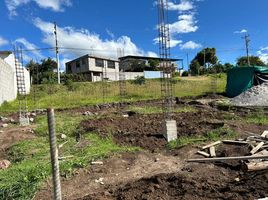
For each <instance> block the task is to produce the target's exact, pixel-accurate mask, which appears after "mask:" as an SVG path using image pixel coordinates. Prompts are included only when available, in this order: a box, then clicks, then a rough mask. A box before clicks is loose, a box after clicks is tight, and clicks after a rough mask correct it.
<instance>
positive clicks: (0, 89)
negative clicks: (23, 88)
mask: <svg viewBox="0 0 268 200" xmlns="http://www.w3.org/2000/svg"><path fill="white" fill-rule="evenodd" d="M16 97H17V84H16V76H15V72H14V70H13V69H12V67H11V66H10V65H8V64H7V63H6V62H5V61H4V60H3V59H1V58H0V105H1V104H2V103H3V102H4V101H12V100H14V99H16Z"/></svg>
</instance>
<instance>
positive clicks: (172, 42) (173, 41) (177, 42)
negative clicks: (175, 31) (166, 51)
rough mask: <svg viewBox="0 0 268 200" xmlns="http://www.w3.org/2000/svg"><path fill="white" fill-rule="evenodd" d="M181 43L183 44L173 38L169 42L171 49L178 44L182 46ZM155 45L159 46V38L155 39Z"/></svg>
mask: <svg viewBox="0 0 268 200" xmlns="http://www.w3.org/2000/svg"><path fill="white" fill-rule="evenodd" d="M181 43H182V40H176V39H173V38H171V39H170V42H169V44H170V48H173V47H176V46H177V45H178V44H181ZM154 44H159V38H155V39H154Z"/></svg>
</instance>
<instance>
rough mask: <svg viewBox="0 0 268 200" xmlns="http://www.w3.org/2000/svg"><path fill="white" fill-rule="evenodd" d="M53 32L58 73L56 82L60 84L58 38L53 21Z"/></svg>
mask: <svg viewBox="0 0 268 200" xmlns="http://www.w3.org/2000/svg"><path fill="white" fill-rule="evenodd" d="M54 34H55V43H56V48H55V50H56V59H57V74H58V84H60V56H59V47H58V38H57V24H56V22H54Z"/></svg>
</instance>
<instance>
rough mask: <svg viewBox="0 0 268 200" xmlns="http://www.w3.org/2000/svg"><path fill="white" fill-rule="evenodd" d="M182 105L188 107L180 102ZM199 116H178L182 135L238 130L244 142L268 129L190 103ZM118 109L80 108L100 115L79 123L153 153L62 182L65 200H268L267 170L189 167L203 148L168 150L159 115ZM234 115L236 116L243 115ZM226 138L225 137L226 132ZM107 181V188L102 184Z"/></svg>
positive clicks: (220, 149)
mask: <svg viewBox="0 0 268 200" xmlns="http://www.w3.org/2000/svg"><path fill="white" fill-rule="evenodd" d="M179 103H180V105H177V106H182V104H184V102H181V101H180V102H179ZM136 104H137V105H139V106H145V105H152V106H158V105H159V107H160V103H159V102H158V101H157V102H154V101H149V102H146V103H142V102H139V103H136ZM191 105H192V106H193V107H195V109H196V112H188V113H176V114H175V115H174V119H175V120H176V121H177V129H178V136H198V135H204V134H206V133H207V132H209V131H211V130H213V129H217V128H220V127H223V126H228V127H229V128H231V129H233V130H235V131H236V132H238V133H239V136H240V137H242V138H243V137H244V136H246V134H245V132H246V131H249V132H252V133H256V134H260V133H262V132H263V131H264V130H268V126H267V125H260V124H250V123H246V122H243V121H231V120H229V121H226V120H224V114H226V113H228V112H225V111H220V110H217V109H215V108H211V107H210V106H208V105H200V104H199V102H193V104H191ZM116 106H117V105H116V104H115V105H112V106H111V105H104V106H97V107H94V108H92V109H89V108H81V109H76V110H73V112H78V113H81V114H82V113H83V112H85V111H90V112H98V113H99V114H98V115H97V116H100V113H101V116H100V117H99V118H98V119H90V120H85V121H83V122H82V123H81V124H80V128H82V129H83V130H84V131H85V132H88V131H95V132H96V133H98V134H99V135H101V136H102V137H107V136H112V138H113V139H114V141H115V142H116V143H118V144H120V145H128V146H139V147H142V148H143V149H146V150H148V151H146V152H136V153H123V154H119V155H118V154H116V155H113V156H112V157H110V158H107V159H104V160H103V165H90V166H88V167H87V168H85V169H77V170H76V171H75V172H74V174H73V176H72V177H70V178H67V179H66V178H63V177H62V181H61V184H62V192H63V199H68V200H69V199H70V200H72V199H77V200H140V199H141V200H142V199H144V200H173V199H174V200H177V199H183V200H184V199H186V200H195V199H200V200H207V199H226V200H227V199H228V200H229V199H234V200H236V199H238V200H251V199H252V200H253V199H259V198H264V197H267V196H268V170H266V171H259V172H244V171H242V170H241V162H240V161H229V162H217V163H214V164H212V163H207V164H202V163H187V162H186V159H189V158H201V157H202V156H199V155H196V152H197V150H198V149H199V148H197V147H196V146H191V145H188V146H185V147H182V148H180V149H175V150H172V151H169V150H167V148H166V144H167V143H166V140H165V138H164V137H163V136H162V127H163V126H162V124H161V121H162V116H161V115H160V114H150V115H144V114H138V113H133V112H132V113H131V115H130V116H129V117H123V116H122V113H124V112H121V111H124V110H125V109H126V108H127V106H125V107H124V109H122V110H121V111H120V110H119V111H118V110H117V109H116V108H115V107H116ZM243 114H244V111H243V112H239V111H237V112H236V111H234V115H239V116H243ZM223 134H224V133H223ZM248 153H249V147H248V146H243V145H242V146H235V145H219V146H217V148H216V154H217V156H238V155H239V156H241V155H248ZM100 178H101V180H103V182H102V183H100V182H98V180H100ZM52 191H53V190H52V184H51V183H49V182H48V183H46V184H44V185H43V187H42V188H41V190H40V191H39V192H38V193H37V194H36V196H35V199H36V200H37V199H38V200H43V199H44V200H45V199H51V194H52Z"/></svg>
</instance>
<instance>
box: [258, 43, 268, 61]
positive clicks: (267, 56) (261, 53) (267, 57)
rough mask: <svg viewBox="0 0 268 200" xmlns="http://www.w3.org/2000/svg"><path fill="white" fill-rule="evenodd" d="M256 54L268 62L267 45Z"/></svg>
mask: <svg viewBox="0 0 268 200" xmlns="http://www.w3.org/2000/svg"><path fill="white" fill-rule="evenodd" d="M257 55H258V56H259V57H260V59H261V60H262V61H263V62H264V63H266V64H268V46H267V47H263V48H261V49H260V50H259V51H257Z"/></svg>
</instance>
